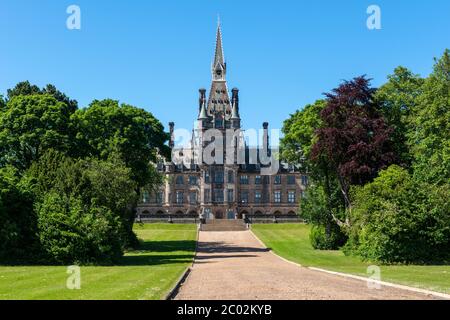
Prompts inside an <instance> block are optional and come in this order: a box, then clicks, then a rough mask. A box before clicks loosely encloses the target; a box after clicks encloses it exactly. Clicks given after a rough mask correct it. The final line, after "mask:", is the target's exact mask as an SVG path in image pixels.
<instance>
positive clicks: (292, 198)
mask: <svg viewBox="0 0 450 320" xmlns="http://www.w3.org/2000/svg"><path fill="white" fill-rule="evenodd" d="M288 202H289V203H295V191H289V192H288Z"/></svg>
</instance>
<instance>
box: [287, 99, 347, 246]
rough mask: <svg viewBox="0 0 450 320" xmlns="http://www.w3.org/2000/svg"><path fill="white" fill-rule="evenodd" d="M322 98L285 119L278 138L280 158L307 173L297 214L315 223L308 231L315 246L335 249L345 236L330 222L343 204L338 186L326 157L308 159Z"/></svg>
mask: <svg viewBox="0 0 450 320" xmlns="http://www.w3.org/2000/svg"><path fill="white" fill-rule="evenodd" d="M325 107H326V101H325V100H317V101H316V102H315V103H314V104H311V105H307V106H305V107H304V108H303V109H302V110H298V111H297V112H296V113H295V114H292V115H291V116H290V118H289V119H287V120H286V121H285V122H284V125H283V129H282V131H283V134H284V137H283V138H282V140H281V150H282V157H283V159H285V160H287V161H289V162H291V163H295V164H297V165H299V166H300V168H301V169H302V170H304V171H305V172H307V173H308V174H309V177H310V179H309V180H310V183H309V186H308V189H307V191H306V197H305V198H304V199H302V201H301V202H300V215H301V216H302V217H303V218H304V219H306V220H307V221H309V222H310V223H312V224H314V225H315V226H317V227H316V228H315V229H314V230H315V231H317V232H313V233H312V234H311V242H312V244H313V246H314V248H316V249H336V248H337V247H339V246H340V245H342V239H343V238H344V237H343V235H342V233H341V232H340V230H339V227H338V226H337V225H336V223H335V222H334V221H333V218H332V217H333V215H334V216H336V217H341V216H342V215H343V214H342V212H343V210H344V206H343V201H342V195H341V194H340V189H339V185H338V183H337V180H336V179H335V177H334V176H333V174H332V172H331V170H330V167H329V164H328V162H327V159H326V157H322V158H320V159H316V161H312V160H311V148H312V146H313V145H314V144H315V142H316V141H317V134H316V132H317V130H318V129H320V128H321V127H322V125H323V122H322V119H321V117H320V113H321V112H322V110H323V109H324V108H325Z"/></svg>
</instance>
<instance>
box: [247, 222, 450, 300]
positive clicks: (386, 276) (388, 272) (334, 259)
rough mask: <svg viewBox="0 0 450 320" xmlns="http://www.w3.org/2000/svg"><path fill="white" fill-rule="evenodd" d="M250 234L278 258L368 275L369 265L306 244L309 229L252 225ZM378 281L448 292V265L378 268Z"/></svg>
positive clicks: (350, 257) (449, 267) (356, 258)
mask: <svg viewBox="0 0 450 320" xmlns="http://www.w3.org/2000/svg"><path fill="white" fill-rule="evenodd" d="M252 230H253V232H254V233H255V234H256V235H257V236H258V237H259V238H260V239H261V240H262V241H263V242H264V243H265V244H266V246H267V247H269V248H271V249H272V250H273V251H274V252H275V253H277V254H278V255H280V256H282V257H284V258H286V259H288V260H290V261H294V262H297V263H299V264H301V265H302V266H308V267H318V268H323V269H327V270H331V271H338V272H343V273H350V274H355V275H358V276H368V274H367V267H368V266H369V265H371V263H366V262H362V261H361V260H360V259H359V258H358V257H353V256H345V255H344V254H343V253H342V252H341V251H319V250H314V249H313V248H312V247H311V244H310V242H309V231H310V227H309V226H308V225H303V224H279V225H272V224H268V225H253V226H252ZM380 268H381V280H383V281H388V282H394V283H399V284H404V285H409V286H413V287H417V288H424V289H428V290H433V291H440V292H444V293H450V266H448V265H437V266H421V265H384V266H383V265H380Z"/></svg>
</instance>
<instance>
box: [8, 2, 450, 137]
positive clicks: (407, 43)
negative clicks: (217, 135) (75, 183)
mask: <svg viewBox="0 0 450 320" xmlns="http://www.w3.org/2000/svg"><path fill="white" fill-rule="evenodd" d="M71 4H75V5H78V6H79V7H80V8H81V30H68V29H67V28H66V19H67V17H68V16H69V15H68V14H67V13H66V9H67V7H68V6H69V5H71ZM371 4H376V5H378V6H379V7H380V8H381V23H382V25H381V27H382V29H381V30H369V29H368V28H367V27H366V20H367V18H368V16H369V15H368V14H367V13H366V10H367V7H368V6H369V5H371ZM218 14H220V17H221V22H222V31H223V41H224V50H225V58H226V60H227V65H228V85H229V88H230V89H231V88H232V87H238V88H239V89H240V110H241V117H242V118H243V126H244V127H246V128H260V127H261V123H262V122H264V121H269V122H270V125H271V128H280V127H281V125H282V121H283V120H284V119H286V118H287V117H288V116H289V114H290V113H293V112H294V111H295V110H296V109H298V108H301V107H303V106H304V105H305V104H307V103H311V102H314V101H315V100H316V99H318V98H321V97H322V93H323V92H326V91H329V90H330V89H332V88H334V87H336V85H337V84H338V83H339V82H340V81H341V80H342V79H349V78H352V77H354V76H358V75H361V74H367V75H368V76H370V77H371V78H373V79H374V80H373V84H374V85H375V86H378V85H380V84H382V83H383V82H384V81H385V79H386V76H387V75H388V74H390V73H392V71H393V69H394V68H395V67H396V66H398V65H404V66H406V67H408V68H410V69H412V70H413V71H414V72H415V73H419V74H421V75H423V76H425V75H427V74H428V73H429V72H430V70H431V67H432V64H433V57H436V56H440V55H441V54H442V53H443V51H444V49H445V48H449V47H450V1H449V0H428V1H425V0H423V1H419V0H395V1H392V0H387V1H384V0H383V1H381V0H371V1H365V0H347V1H323V0H316V1H300V0H296V1H282V0H279V1H262V0H259V1H254V0H226V1H225V0H221V1H219V0H191V1H187V0H178V1H173V0H172V1H171V0H164V1H163V0H145V1H144V0H128V1H124V0H108V1H106V0H95V1H92V0H71V1H65V0H54V1H51V0H41V1H37V0H29V1H25V0H0V39H1V41H0V93H2V94H5V93H6V90H7V89H8V88H11V87H13V86H14V85H15V84H16V83H17V82H19V81H23V80H29V81H30V82H32V83H34V84H37V85H39V86H43V85H45V84H47V83H52V84H54V85H56V86H57V88H58V89H60V90H61V91H63V92H65V93H66V94H68V95H69V96H70V97H71V98H74V99H77V100H78V102H79V105H80V107H85V106H87V105H88V104H89V103H90V101H92V100H93V99H103V98H113V99H117V100H120V101H121V102H126V103H129V104H132V105H136V106H139V107H142V108H145V109H146V110H148V111H151V112H152V113H153V114H154V115H155V116H156V117H157V118H159V119H160V120H161V121H162V122H163V124H164V125H165V126H166V128H167V123H168V122H169V121H174V122H175V123H176V125H177V127H183V128H188V129H189V128H191V127H192V125H193V120H194V118H196V117H197V114H196V111H197V110H198V89H199V88H200V87H205V88H207V89H209V86H210V80H211V74H210V65H211V61H212V58H213V51H214V44H215V32H216V24H217V15H218Z"/></svg>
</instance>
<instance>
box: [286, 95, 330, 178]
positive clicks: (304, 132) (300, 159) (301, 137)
mask: <svg viewBox="0 0 450 320" xmlns="http://www.w3.org/2000/svg"><path fill="white" fill-rule="evenodd" d="M325 106H326V101H325V100H317V101H316V102H315V103H314V104H308V105H306V106H305V107H304V108H303V109H302V110H297V111H296V112H295V113H294V114H291V115H290V117H289V119H287V120H285V121H284V123H283V128H282V132H283V138H282V139H281V156H282V158H283V159H285V160H287V161H289V162H290V163H295V164H299V165H301V167H302V168H303V169H306V170H308V169H311V162H310V156H311V148H312V146H313V145H314V142H315V140H316V138H317V136H316V130H317V129H319V128H320V127H321V126H322V120H321V119H320V112H321V111H322V110H323V109H324V108H325ZM308 171H309V170H308Z"/></svg>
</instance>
